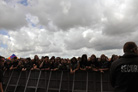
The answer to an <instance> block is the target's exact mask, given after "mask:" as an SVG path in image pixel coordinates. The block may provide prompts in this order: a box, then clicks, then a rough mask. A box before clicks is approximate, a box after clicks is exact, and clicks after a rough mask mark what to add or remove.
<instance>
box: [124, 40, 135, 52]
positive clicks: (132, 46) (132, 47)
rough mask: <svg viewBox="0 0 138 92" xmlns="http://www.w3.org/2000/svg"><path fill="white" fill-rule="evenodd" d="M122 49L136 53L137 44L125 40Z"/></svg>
mask: <svg viewBox="0 0 138 92" xmlns="http://www.w3.org/2000/svg"><path fill="white" fill-rule="evenodd" d="M123 50H124V53H137V45H136V43H135V42H126V43H125V44H124V47H123Z"/></svg>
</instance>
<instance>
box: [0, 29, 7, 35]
mask: <svg viewBox="0 0 138 92" xmlns="http://www.w3.org/2000/svg"><path fill="white" fill-rule="evenodd" d="M0 34H2V35H8V31H6V30H0Z"/></svg>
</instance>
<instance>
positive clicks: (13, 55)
mask: <svg viewBox="0 0 138 92" xmlns="http://www.w3.org/2000/svg"><path fill="white" fill-rule="evenodd" d="M14 57H17V56H16V55H15V54H12V55H11V56H10V57H8V59H13V58H14Z"/></svg>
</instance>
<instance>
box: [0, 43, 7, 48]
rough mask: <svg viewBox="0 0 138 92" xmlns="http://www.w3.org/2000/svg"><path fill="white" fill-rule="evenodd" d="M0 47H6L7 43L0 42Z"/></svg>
mask: <svg viewBox="0 0 138 92" xmlns="http://www.w3.org/2000/svg"><path fill="white" fill-rule="evenodd" d="M0 47H2V48H7V47H8V46H7V44H3V43H1V44H0Z"/></svg>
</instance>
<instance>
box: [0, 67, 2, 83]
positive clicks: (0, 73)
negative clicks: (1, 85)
mask: <svg viewBox="0 0 138 92" xmlns="http://www.w3.org/2000/svg"><path fill="white" fill-rule="evenodd" d="M0 82H3V71H2V70H1V69H0Z"/></svg>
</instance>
